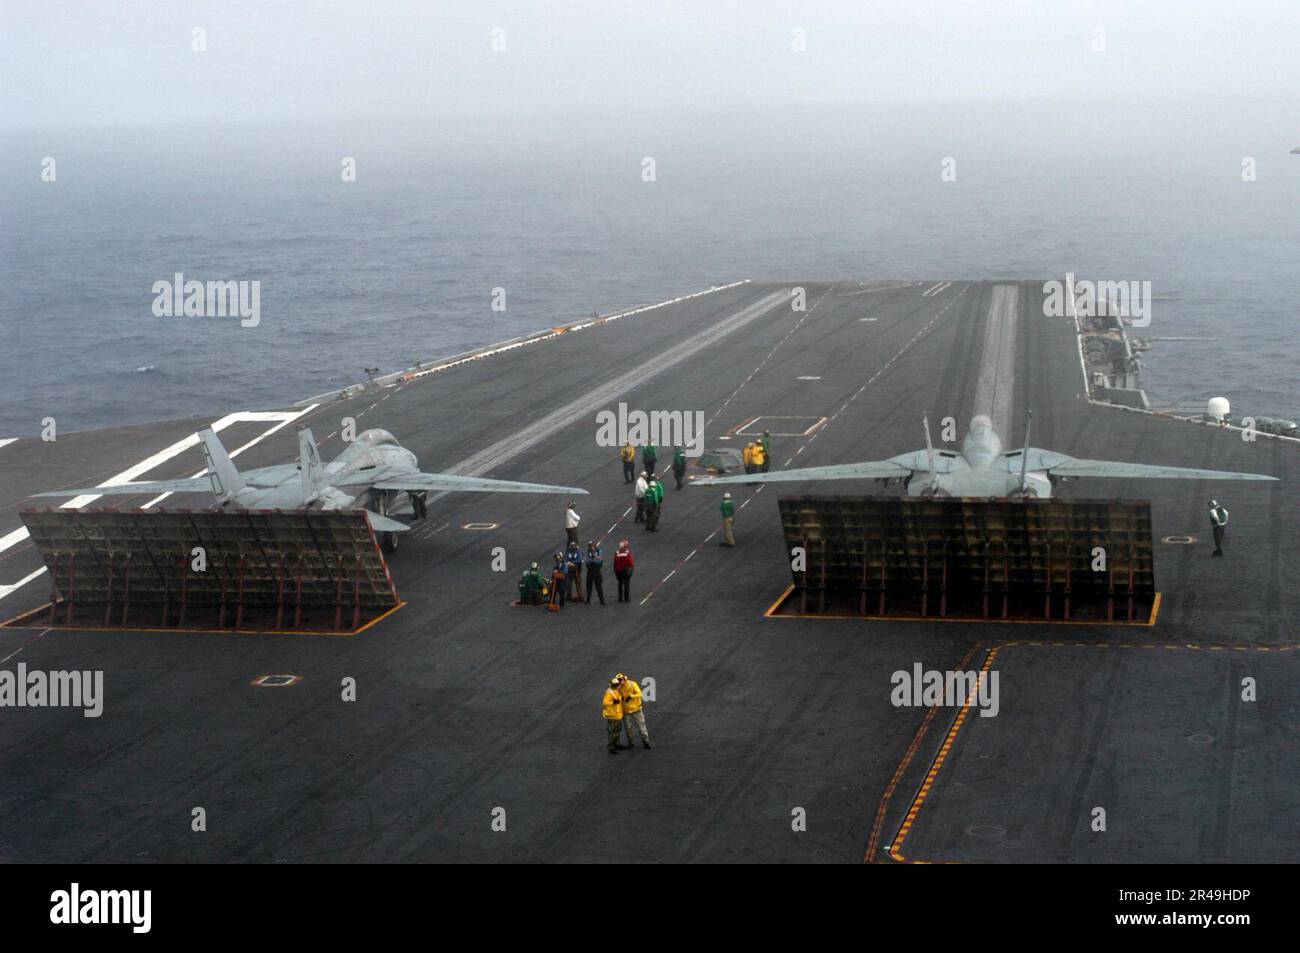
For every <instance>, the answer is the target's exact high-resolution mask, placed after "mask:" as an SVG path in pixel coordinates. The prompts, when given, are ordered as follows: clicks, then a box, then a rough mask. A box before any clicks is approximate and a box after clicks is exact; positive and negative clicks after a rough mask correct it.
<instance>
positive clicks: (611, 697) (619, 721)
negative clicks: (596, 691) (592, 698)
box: [600, 677, 623, 754]
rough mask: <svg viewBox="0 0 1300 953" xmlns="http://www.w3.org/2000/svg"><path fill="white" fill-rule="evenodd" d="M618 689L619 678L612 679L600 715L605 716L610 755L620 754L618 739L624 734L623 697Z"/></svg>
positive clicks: (602, 701)
mask: <svg viewBox="0 0 1300 953" xmlns="http://www.w3.org/2000/svg"><path fill="white" fill-rule="evenodd" d="M618 689H619V685H618V678H617V677H615V678H611V679H610V680H609V688H607V689H605V697H604V699H602V700H601V703H600V713H601V714H602V715H604V716H605V735H606V738H607V741H608V743H609V753H610V754H618V749H619V747H620V745H619V743H618V739H619V736H620V735H622V734H623V696H622V695H620V694H619V690H618Z"/></svg>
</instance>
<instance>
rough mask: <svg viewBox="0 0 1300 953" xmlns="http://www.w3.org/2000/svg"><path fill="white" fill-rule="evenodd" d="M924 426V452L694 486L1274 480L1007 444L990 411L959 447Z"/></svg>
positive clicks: (950, 492)
mask: <svg viewBox="0 0 1300 953" xmlns="http://www.w3.org/2000/svg"><path fill="white" fill-rule="evenodd" d="M922 424H923V425H924V427H925V449H924V450H914V451H912V452H911V453H902V454H899V455H898V456H896V457H890V458H889V459H887V460H872V461H870V462H867V463H844V464H837V465H833V466H826V467H804V468H803V469H798V470H780V471H777V472H774V473H751V474H746V475H743V476H728V477H706V478H704V479H700V480H696V481H694V483H693V484H692V485H693V486H715V485H723V484H728V483H785V482H795V481H802V480H879V481H881V482H883V483H886V484H889V483H902V484H903V486H905V487H906V488H907V494H908V495H909V496H969V497H999V498H1007V497H1025V496H1030V497H1037V498H1047V497H1050V496H1051V495H1052V490H1053V488H1054V487H1055V485H1056V483H1057V482H1058V481H1060V480H1063V479H1073V478H1075V477H1120V478H1130V477H1133V478H1152V477H1156V478H1168V479H1178V480H1276V479H1277V477H1273V476H1266V475H1264V474H1262V473H1231V472H1228V471H1225V470H1196V469H1189V468H1187V467H1162V466H1151V465H1149V464H1144V463H1121V462H1114V461H1110V460H1080V459H1077V458H1075V457H1067V456H1066V455H1065V454H1063V453H1054V452H1053V451H1051V450H1041V449H1039V448H1038V447H1031V446H1029V430H1030V426H1029V424H1028V423H1026V425H1025V446H1024V447H1023V448H1022V449H1020V450H1007V451H1004V450H1003V449H1002V441H1001V440H1000V439H999V438H998V435H997V434H996V433H995V432H994V430H993V422H992V421H991V420H989V418H988V417H986V416H984V415H982V414H981V415H980V416H977V417H975V418H973V419H972V420H971V422H970V430H969V431H967V433H966V439H965V440H963V441H962V446H961V452H960V453H954V452H953V451H951V450H935V449H934V444H933V443H932V442H931V441H930V424H929V421H928V420H926V419H924V418H923V419H922Z"/></svg>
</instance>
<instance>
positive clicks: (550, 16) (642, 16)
mask: <svg viewBox="0 0 1300 953" xmlns="http://www.w3.org/2000/svg"><path fill="white" fill-rule="evenodd" d="M196 30H198V31H202V32H201V33H197V34H196V32H195V31H196ZM196 46H200V47H202V49H196V48H195V47H196ZM1297 50H1300V17H1297V16H1296V9H1295V4H1294V2H1293V0H1260V2H1246V3H1242V4H1225V3H1222V2H1206V0H1192V2H1188V0H1177V2H1143V3H1132V2H1095V3H1088V2H1081V3H1068V4H1067V3H1064V2H1029V0H1025V2H1006V0H1001V2H981V3H968V2H951V3H949V2H937V0H905V2H871V3H852V4H850V3H842V2H826V3H807V2H803V3H800V2H790V3H775V2H764V0H757V2H756V0H745V2H734V0H725V2H717V0H709V2H702V0H654V2H641V3H631V2H610V0H599V2H596V0H591V2H555V3H493V2H485V3H480V2H413V0H391V2H390V0H385V2H376V3H365V2H363V3H342V2H339V3H305V2H274V3H268V2H265V0H244V2H213V3H203V2H193V0H168V2H166V3H162V2H157V0H127V2H121V0H118V2H114V0H71V2H61V3H57V4H49V3H34V2H24V0H7V2H6V3H5V4H4V5H3V6H2V7H0V83H2V86H3V89H4V93H3V98H2V99H0V125H4V126H8V127H31V126H41V127H51V126H53V127H58V126H86V125H118V124H135V123H211V122H238V121H248V120H253V121H274V122H282V121H292V120H335V121H338V120H348V121H360V120H375V119H385V118H388V119H391V118H394V117H402V118H409V119H421V118H423V119H437V118H439V117H510V118H511V120H512V121H513V123H514V124H515V125H514V126H513V128H516V129H518V130H519V131H520V132H521V133H523V132H525V131H530V132H531V131H533V130H540V129H545V128H547V126H548V125H549V124H550V123H552V122H554V121H555V120H557V119H564V120H565V121H566V122H572V121H573V117H575V116H586V117H593V119H594V120H599V122H600V123H601V124H602V126H603V128H609V124H610V123H612V122H618V121H623V122H628V121H633V122H638V123H639V122H641V121H642V120H640V119H638V118H637V117H639V116H642V115H644V114H656V113H661V114H666V115H670V116H680V115H688V114H689V115H710V114H723V115H726V114H738V115H745V114H748V113H757V114H760V115H761V114H766V115H777V116H787V115H797V114H798V113H799V112H800V111H801V110H802V109H803V108H805V107H813V106H816V107H823V108H827V107H840V108H842V107H844V106H845V105H852V104H861V105H870V104H885V103H921V104H925V103H947V102H969V101H983V102H987V103H1002V104H1004V105H1014V104H1016V103H1021V102H1024V101H1026V100H1053V101H1059V100H1067V101H1101V100H1115V99H1126V100H1138V101H1148V102H1149V101H1163V100H1171V101H1180V102H1186V103H1193V104H1195V103H1206V102H1210V101H1213V102H1214V103H1218V104H1221V105H1222V108H1218V107H1216V108H1215V109H1213V110H1209V109H1207V110H1206V111H1205V116H1206V117H1207V118H1208V117H1210V116H1217V117H1220V118H1223V117H1236V116H1240V115H1241V114H1242V112H1243V111H1245V112H1246V113H1249V112H1250V111H1251V110H1252V109H1253V108H1254V107H1255V106H1257V105H1258V104H1261V103H1263V102H1265V101H1267V100H1278V99H1280V100H1282V101H1283V103H1284V104H1285V108H1287V109H1292V112H1291V113H1290V115H1291V117H1292V123H1291V125H1292V130H1291V132H1292V133H1293V138H1295V139H1296V140H1297V142H1300V117H1298V116H1296V115H1295V112H1294V109H1293V107H1294V106H1295V103H1296V97H1297V91H1300V56H1297Z"/></svg>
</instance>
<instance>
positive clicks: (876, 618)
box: [763, 583, 1160, 645]
mask: <svg viewBox="0 0 1300 953" xmlns="http://www.w3.org/2000/svg"><path fill="white" fill-rule="evenodd" d="M793 592H794V584H793V583H791V584H790V585H789V586H787V587H786V590H785V592H783V593H781V596H780V598H778V599H777V600H776V602H774V603H772V605H771V606H769V607H768V609H767V611H766V612H764V613H763V618H764V619H799V620H803V621H809V620H812V621H817V622H821V621H834V622H843V621H854V620H856V621H858V622H978V623H981V624H983V625H1093V626H1106V627H1111V626H1118V625H1122V626H1138V627H1141V628H1151V627H1152V626H1154V625H1155V624H1156V618H1157V616H1159V614H1160V593H1158V592H1157V593H1156V597H1155V600H1154V601H1153V602H1152V603H1151V613H1150V615H1148V616H1147V619H1146V621H1145V622H1142V621H1134V622H1128V621H1121V620H1119V619H1116V620H1115V621H1113V622H1108V621H1106V620H1105V619H972V618H966V617H964V616H937V615H924V616H894V615H837V614H835V613H829V612H827V613H821V612H819V613H817V615H779V614H778V613H777V610H778V609H780V607H781V606H782V604H784V602H785V600H786V599H788V598H790V595H791V593H793ZM1060 644H1062V645H1064V644H1065V643H1060ZM1089 644H1091V643H1089Z"/></svg>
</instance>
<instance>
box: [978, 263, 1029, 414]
mask: <svg viewBox="0 0 1300 953" xmlns="http://www.w3.org/2000/svg"><path fill="white" fill-rule="evenodd" d="M1019 315H1020V289H1019V288H1018V287H1017V286H1016V285H994V286H993V296H992V300H991V301H990V302H989V313H988V323H987V324H986V325H985V327H984V344H983V352H982V353H981V354H980V358H979V362H980V363H979V378H978V380H977V381H976V384H975V400H974V403H973V406H972V408H971V409H972V411H973V412H974V413H976V414H988V416H989V419H990V420H992V421H993V432H994V433H996V434H998V435H1005V437H1004V439H1006V440H1010V439H1011V409H1012V407H1011V400H1012V397H1013V396H1014V395H1015V386H1016V334H1017V330H1018V319H1019Z"/></svg>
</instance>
